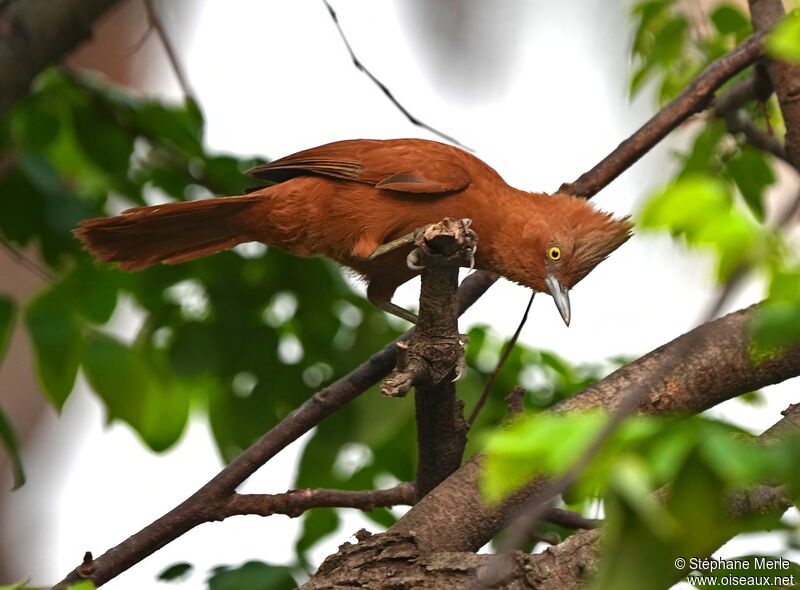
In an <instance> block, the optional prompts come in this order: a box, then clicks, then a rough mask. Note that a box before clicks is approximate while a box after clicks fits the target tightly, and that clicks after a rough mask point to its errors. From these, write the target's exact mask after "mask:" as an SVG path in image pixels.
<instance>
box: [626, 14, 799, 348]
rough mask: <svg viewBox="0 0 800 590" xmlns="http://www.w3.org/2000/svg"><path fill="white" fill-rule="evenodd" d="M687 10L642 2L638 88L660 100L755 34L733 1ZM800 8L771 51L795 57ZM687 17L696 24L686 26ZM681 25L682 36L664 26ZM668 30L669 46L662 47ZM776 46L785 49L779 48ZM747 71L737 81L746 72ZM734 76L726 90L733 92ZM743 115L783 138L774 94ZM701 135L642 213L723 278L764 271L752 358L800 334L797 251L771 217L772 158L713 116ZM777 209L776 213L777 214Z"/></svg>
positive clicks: (648, 225) (700, 124)
mask: <svg viewBox="0 0 800 590" xmlns="http://www.w3.org/2000/svg"><path fill="white" fill-rule="evenodd" d="M685 11H686V6H685V5H683V4H681V3H679V2H676V1H674V0H654V1H645V2H641V3H639V4H636V5H635V7H634V9H633V16H634V21H635V25H636V33H635V38H634V43H633V48H632V54H633V57H634V62H635V63H636V64H638V65H637V69H636V71H635V73H634V74H633V78H632V87H631V88H632V91H633V92H638V91H640V90H641V89H642V88H643V84H644V81H645V79H646V80H651V81H654V82H655V83H657V84H659V86H658V96H659V101H660V102H664V101H666V100H669V99H672V98H674V97H675V96H676V95H677V93H678V92H680V91H681V90H682V89H683V87H684V86H685V84H686V82H687V81H688V78H686V79H684V78H681V76H680V75H679V74H680V73H681V72H690V71H691V73H690V74H689V76H690V77H691V76H693V75H695V74H696V73H697V72H698V71H700V70H701V69H702V68H704V67H705V66H706V65H708V64H709V63H710V62H711V61H712V60H714V59H717V58H718V57H720V56H721V55H722V54H724V53H725V52H726V51H728V50H730V49H731V48H732V47H733V46H734V45H735V44H736V43H739V42H741V41H742V39H743V38H744V37H745V36H747V35H748V34H750V32H751V26H750V23H749V19H748V17H747V15H746V14H745V13H744V12H742V11H741V9H740V8H738V7H736V6H734V5H732V4H727V3H724V2H723V3H719V4H716V5H714V6H713V7H712V8H711V9H710V10H709V13H708V19H707V21H705V22H698V19H697V15H694V19H690V18H689V16H687V12H685ZM799 20H800V17H798V13H797V11H794V12H793V13H791V14H790V15H789V16H788V17H787V18H786V19H784V20H783V21H782V22H781V23H780V24H779V26H777V27H776V29H775V30H774V31H773V32H772V34H771V35H770V37H769V42H768V46H769V47H770V48H771V51H772V52H773V53H774V52H775V51H778V52H783V53H780V54H781V56H783V57H787V58H789V57H790V52H791V48H792V47H797V46H800V33H798V29H797V26H798V25H797V23H798V21H799ZM690 21H691V22H692V23H693V24H692V26H690V25H689V23H690ZM672 30H675V31H677V30H680V31H682V33H681V34H680V35H678V34H676V33H672V34H669V35H667V31H672ZM665 35H667V38H666V41H665V42H666V43H667V45H668V47H670V48H671V49H669V51H668V52H667V55H665V54H664V52H665V51H666V50H665V48H664V47H660V48H659V47H658V42H659V40H662V39H664V36H665ZM776 47H779V48H780V49H776ZM749 75H750V72H749V71H745V72H743V73H742V74H740V75H739V76H737V77H735V78H734V80H733V81H735V80H737V79H739V78H741V77H742V76H749ZM733 81H731V82H729V83H728V84H727V85H726V86H724V87H723V89H722V91H721V92H724V91H725V89H727V88H729V87H730V85H731V84H732V83H733ZM744 111H745V114H746V115H747V116H748V117H749V118H750V120H751V121H752V122H753V123H754V124H756V125H757V126H760V127H762V132H763V133H764V134H765V135H768V134H773V135H775V136H776V138H777V139H779V140H782V139H783V134H784V125H783V121H782V119H781V118H780V111H779V109H778V108H777V106H776V101H775V99H774V98H770V99H769V100H768V101H767V102H766V103H758V102H753V103H752V104H749V105H746V107H745V109H744ZM694 123H695V125H694V126H695V128H696V132H695V134H694V139H693V141H692V143H691V146H690V147H689V149H688V150H685V151H679V152H677V153H676V154H675V160H676V164H677V170H676V172H675V175H674V177H673V179H672V180H671V181H670V183H669V184H668V185H667V186H666V187H665V188H663V189H661V190H659V191H657V192H656V193H655V194H654V195H653V196H652V197H651V198H650V199H649V200H648V201H647V202H646V203H645V205H644V207H643V208H642V211H641V212H640V216H639V225H640V227H641V228H643V229H666V230H668V231H669V232H670V233H671V234H672V235H674V236H676V237H680V238H682V239H683V240H684V241H685V242H686V243H687V244H688V245H691V246H698V247H701V248H703V249H705V250H706V251H708V252H710V253H712V255H713V256H714V257H715V259H716V261H717V277H718V279H719V280H720V281H722V282H724V281H727V280H729V279H730V278H731V277H732V276H733V274H734V273H740V272H744V271H748V270H750V271H755V272H757V273H760V274H762V275H764V276H766V278H767V280H768V282H769V284H770V290H769V293H768V298H767V300H766V302H765V303H764V304H763V305H762V306H761V308H760V309H759V310H758V312H757V313H756V314H755V316H754V318H753V325H752V327H753V335H754V337H755V341H754V345H753V350H754V352H755V353H756V354H755V357H754V358H757V359H758V358H763V356H762V355H763V354H768V353H772V354H775V353H777V352H779V351H780V350H782V349H784V348H785V347H786V346H790V345H792V344H794V343H796V342H798V340H800V297H797V296H795V295H796V294H798V293H800V274H798V273H797V272H796V267H797V260H796V257H795V255H794V253H793V252H794V248H793V247H792V246H791V244H789V243H787V241H786V238H785V237H784V236H783V235H781V234H779V233H778V232H776V231H775V229H774V223H773V224H771V223H770V222H769V221H768V220H767V217H768V216H767V211H766V205H765V196H766V193H767V191H768V190H769V189H770V188H771V187H772V186H773V185H774V184H775V182H776V179H777V175H776V173H775V158H774V157H773V156H772V155H771V154H769V153H766V152H764V151H761V150H759V149H757V148H755V147H753V146H752V145H750V144H749V143H748V142H747V140H746V138H744V137H741V136H738V135H731V134H729V133H727V131H726V128H725V123H724V122H723V121H722V120H720V119H718V118H715V117H714V116H708V117H704V118H702V119H699V118H698V119H695V121H694ZM775 217H777V215H775V213H774V212H772V215H771V218H773V219H774V218H775Z"/></svg>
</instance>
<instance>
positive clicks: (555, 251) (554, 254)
mask: <svg viewBox="0 0 800 590" xmlns="http://www.w3.org/2000/svg"><path fill="white" fill-rule="evenodd" d="M547 255H548V256H549V257H550V260H561V248H559V247H557V246H553V247H552V248H550V249H549V250H548V251H547Z"/></svg>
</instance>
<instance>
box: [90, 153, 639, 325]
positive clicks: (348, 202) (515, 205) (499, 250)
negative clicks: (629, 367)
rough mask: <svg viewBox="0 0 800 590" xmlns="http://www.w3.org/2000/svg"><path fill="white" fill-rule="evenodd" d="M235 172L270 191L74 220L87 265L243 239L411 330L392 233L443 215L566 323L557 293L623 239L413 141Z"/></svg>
mask: <svg viewBox="0 0 800 590" xmlns="http://www.w3.org/2000/svg"><path fill="white" fill-rule="evenodd" d="M247 174H249V175H250V176H252V177H254V178H257V179H259V180H261V181H268V182H270V183H272V184H270V185H268V186H264V187H262V188H258V189H255V190H253V191H251V192H248V193H246V194H243V195H239V196H227V197H215V198H207V199H199V200H194V201H181V202H174V203H166V204H161V205H152V206H147V207H137V208H134V209H129V210H127V211H123V212H122V213H121V214H120V215H115V216H113V217H104V218H98V219H89V220H84V221H82V222H80V223H79V226H78V227H77V228H76V229H75V231H74V233H75V235H76V236H77V238H78V239H79V240H80V241H81V242H82V243H83V245H84V247H85V248H86V249H87V250H88V251H89V252H91V253H92V254H94V255H95V256H96V257H97V258H98V259H100V260H101V261H104V262H112V263H116V264H117V265H118V266H119V267H120V268H122V269H123V270H131V271H132V270H140V269H144V268H147V267H150V266H153V265H155V264H159V263H163V264H177V263H181V262H185V261H189V260H193V259H195V258H199V257H201V256H206V255H209V254H213V253H216V252H219V251H221V250H225V249H228V248H231V247H233V246H236V245H238V244H241V243H244V242H251V241H258V242H263V243H264V244H267V245H269V246H275V247H278V248H281V249H283V250H285V251H287V252H290V253H292V254H295V255H297V256H301V257H305V256H325V257H327V258H330V259H332V260H334V261H336V262H338V263H339V264H341V265H343V266H345V267H349V268H351V269H353V270H355V271H356V273H358V274H359V275H361V276H362V277H363V278H364V279H366V282H367V298H368V299H369V300H370V301H371V302H372V303H373V304H375V305H376V306H377V307H379V308H380V309H383V310H385V311H387V312H389V313H392V314H394V315H396V316H398V317H401V318H404V319H407V320H409V321H411V322H413V321H415V320H416V316H415V315H414V314H412V313H411V312H409V311H408V310H406V309H404V308H402V307H400V306H398V305H396V304H394V303H392V297H393V295H394V293H395V291H396V289H397V288H398V287H399V286H400V285H401V284H403V283H405V282H406V281H408V280H410V279H412V278H413V277H415V276H416V275H418V274H419V272H420V268H419V266H418V265H415V264H412V263H411V262H410V260H409V261H407V260H406V259H407V258H408V255H409V253H410V252H411V250H412V248H413V247H414V245H413V244H412V243H411V241H410V240H404V239H403V238H404V236H409V235H412V234H413V232H414V231H415V230H416V229H418V228H420V227H423V226H425V225H427V224H430V223H434V222H437V221H440V220H441V219H443V218H446V217H449V218H454V219H466V220H471V229H472V230H474V231H475V232H476V233H477V235H478V237H479V239H480V247H479V248H477V251H476V253H475V256H474V259H473V264H474V265H475V266H476V267H477V268H478V269H483V270H488V271H492V272H495V273H497V274H499V275H501V276H503V277H505V278H507V279H509V280H511V281H514V282H516V283H518V284H520V285H523V286H525V287H529V288H531V289H533V290H534V291H537V292H543V293H549V294H550V295H551V296H552V297H553V300H554V301H555V304H556V307H557V309H558V311H559V313H560V315H561V317H562V319H563V320H564V322H565V323H566V324H567V325H569V323H570V318H571V314H572V312H571V308H570V300H569V290H570V289H572V288H573V287H574V286H575V285H576V284H577V283H578V282H579V281H580V280H581V279H583V278H584V277H585V276H586V275H587V274H589V272H591V270H592V269H593V268H594V267H595V266H597V265H598V264H599V263H600V262H602V261H603V260H604V259H605V258H606V257H608V256H609V254H611V253H612V252H613V251H614V250H616V249H617V248H618V247H619V246H620V245H622V244H623V243H624V242H625V241H626V240H628V238H629V237H630V236H631V233H632V224H631V223H630V220H629V218H628V217H622V218H615V217H613V216H612V215H611V214H609V213H605V212H602V211H600V210H598V209H596V208H595V207H594V206H593V205H592V204H590V203H589V202H588V201H587V200H585V199H582V198H578V197H575V196H571V195H568V194H562V193H556V194H553V195H549V194H546V193H536V192H526V191H523V190H519V189H516V188H513V187H512V186H510V185H509V184H507V183H506V182H505V181H504V180H503V179H502V177H501V176H500V174H498V173H497V172H496V171H495V170H494V169H493V168H491V167H490V166H489V165H488V164H486V163H485V162H483V161H482V160H481V159H479V158H478V157H476V156H474V155H473V154H471V153H468V152H467V151H465V150H462V149H460V148H457V147H454V146H451V145H447V144H443V143H440V142H437V141H431V140H425V139H413V138H408V139H386V140H378V139H351V140H344V141H337V142H333V143H328V144H325V145H321V146H318V147H314V148H311V149H307V150H303V151H300V152H297V153H295V154H292V155H290V156H286V157H283V158H280V159H277V160H273V161H271V162H268V163H265V164H261V165H259V166H256V167H255V168H252V169H251V170H248V171H247ZM387 244H389V246H388V247H387V246H386V245H387ZM376 251H377V255H376ZM465 266H466V262H465Z"/></svg>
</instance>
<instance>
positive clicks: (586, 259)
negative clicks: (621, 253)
mask: <svg viewBox="0 0 800 590" xmlns="http://www.w3.org/2000/svg"><path fill="white" fill-rule="evenodd" d="M540 203H541V214H540V215H537V216H536V217H535V218H534V219H532V220H531V221H529V222H528V223H527V224H526V226H525V229H524V231H523V236H522V239H523V241H524V243H525V244H526V248H532V251H531V250H528V255H529V256H532V259H530V263H529V264H527V265H526V266H527V267H528V268H527V269H526V270H527V272H528V274H529V276H528V277H526V278H527V279H528V280H527V281H525V282H526V283H529V284H530V286H532V287H533V288H534V289H535V290H537V291H541V292H545V293H550V295H552V296H553V299H554V300H555V303H556V307H557V308H558V311H559V313H560V314H561V317H562V318H563V319H564V322H565V323H566V324H567V325H569V321H570V305H569V290H570V289H571V288H572V287H574V286H575V285H576V284H577V283H578V281H580V280H581V279H582V278H583V277H585V276H586V275H587V274H589V272H590V271H591V270H592V269H593V268H594V267H595V266H597V265H598V264H600V263H601V262H602V261H603V260H605V259H606V257H608V255H609V254H611V253H612V252H613V251H614V250H616V249H617V248H619V247H620V246H621V245H622V244H624V243H625V241H626V240H627V239H628V238H630V237H631V230H632V225H631V223H630V221H629V219H628V218H627V217H625V218H622V219H615V218H614V217H612V216H611V214H609V213H604V212H602V211H598V210H597V209H595V208H594V207H593V206H592V205H590V204H589V202H588V201H586V200H585V199H580V198H577V197H568V196H564V195H555V196H552V197H546V198H543V199H540Z"/></svg>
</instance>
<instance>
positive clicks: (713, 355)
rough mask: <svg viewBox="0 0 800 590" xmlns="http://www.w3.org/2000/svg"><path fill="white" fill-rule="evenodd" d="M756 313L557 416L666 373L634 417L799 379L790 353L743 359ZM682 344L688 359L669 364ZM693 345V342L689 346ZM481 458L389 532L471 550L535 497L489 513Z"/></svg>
mask: <svg viewBox="0 0 800 590" xmlns="http://www.w3.org/2000/svg"><path fill="white" fill-rule="evenodd" d="M756 308H757V306H753V307H750V308H748V309H745V310H742V311H738V312H736V313H732V314H730V315H727V316H725V317H723V318H720V319H718V320H716V321H713V322H710V323H708V324H704V325H703V326H700V327H698V328H696V329H695V330H692V331H691V332H689V333H687V334H684V335H683V336H681V337H679V338H677V339H675V340H673V341H672V342H670V343H668V344H665V345H664V346H661V347H660V348H658V349H656V350H654V351H653V352H651V353H649V354H647V355H645V356H644V357H642V358H640V359H638V360H636V361H634V362H633V363H630V364H629V365H626V366H625V367H623V368H621V369H619V370H617V371H615V372H614V373H612V374H611V375H609V376H608V377H606V378H605V379H604V380H602V381H600V382H599V383H597V384H595V385H593V386H592V387H589V388H587V389H586V390H584V391H583V392H581V393H580V394H578V395H576V396H574V397H572V398H570V399H568V400H566V401H564V402H562V403H561V404H559V405H558V406H556V407H555V408H554V409H555V410H556V411H568V410H569V411H574V410H588V409H591V408H605V409H611V408H614V407H615V405H616V403H618V402H619V400H621V399H622V398H623V397H624V395H625V392H626V390H627V389H628V388H629V387H630V386H631V385H632V384H633V383H636V382H637V381H638V380H641V379H645V378H647V376H648V375H652V374H654V373H655V372H658V371H660V370H661V369H660V368H661V367H662V366H671V367H673V368H672V369H671V370H670V371H668V372H667V373H666V375H665V377H664V378H663V379H662V380H660V381H659V382H658V383H657V384H655V385H654V386H653V387H652V388H651V390H650V391H649V392H648V395H646V396H645V397H644V398H643V399H642V401H641V403H640V405H639V408H638V410H639V411H640V412H641V413H644V414H667V413H678V412H685V413H697V412H701V411H703V410H705V409H707V408H710V407H712V406H714V405H716V404H718V403H720V402H722V401H725V400H727V399H730V398H733V397H736V396H738V395H741V394H743V393H746V392H748V391H752V390H754V389H758V388H760V387H764V386H766V385H770V384H772V383H778V382H780V381H784V380H785V379H788V378H789V377H794V376H796V375H798V374H800V351H799V350H798V349H797V348H794V349H792V350H789V351H787V352H784V353H783V354H776V355H774V356H772V357H770V358H768V359H764V360H762V361H760V362H756V361H754V360H753V359H752V357H751V356H750V351H749V338H748V334H747V322H748V321H749V319H750V317H752V315H753V312H754V311H755V309H756ZM686 338H692V339H693V340H694V342H695V344H694V346H693V347H692V350H693V352H692V354H690V355H687V356H686V357H685V358H683V359H681V361H680V362H679V363H677V364H675V359H674V358H673V356H674V354H675V353H676V351H680V350H681V349H682V348H683V342H684V339H686ZM695 339H696V340H695ZM480 462H481V455H477V456H476V457H474V458H473V459H471V460H470V461H468V462H467V463H465V464H464V465H463V466H462V467H461V468H460V469H459V470H458V471H456V472H455V473H454V474H453V475H451V476H450V477H449V478H447V479H446V480H445V481H444V482H442V484H441V485H440V486H438V487H437V488H436V489H435V490H433V491H432V492H431V493H430V494H428V495H427V496H426V497H425V498H423V499H422V500H421V501H420V502H419V503H417V504H416V505H415V506H414V508H412V509H411V510H410V511H409V512H408V513H407V514H406V515H405V516H404V517H403V518H402V519H401V520H400V521H399V522H398V523H397V525H395V527H394V529H393V530H395V531H397V532H414V533H415V535H416V539H417V543H418V544H419V545H420V547H422V548H423V549H424V550H426V551H430V552H433V551H476V550H477V549H478V548H480V547H481V546H483V545H484V544H485V543H486V542H487V541H489V540H490V539H491V538H492V537H493V536H494V535H495V534H496V533H497V532H498V531H499V530H500V529H501V528H502V527H503V525H504V524H505V523H506V521H507V520H508V518H509V517H510V516H511V515H512V514H514V513H515V512H516V510H517V509H518V507H519V506H520V505H521V503H522V502H523V501H524V500H525V499H527V498H529V497H530V496H532V495H533V494H535V493H537V492H539V491H541V489H542V483H543V482H542V481H540V480H537V481H534V482H533V483H531V484H530V485H529V486H528V487H526V488H525V489H523V490H522V491H521V492H519V493H517V494H516V495H515V496H513V497H511V498H510V499H509V500H507V501H506V502H505V503H503V504H501V505H500V506H498V507H496V508H488V507H487V506H486V505H485V504H484V502H483V500H482V498H481V495H480V491H479V489H480V486H479V485H478V481H479V475H480Z"/></svg>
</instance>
